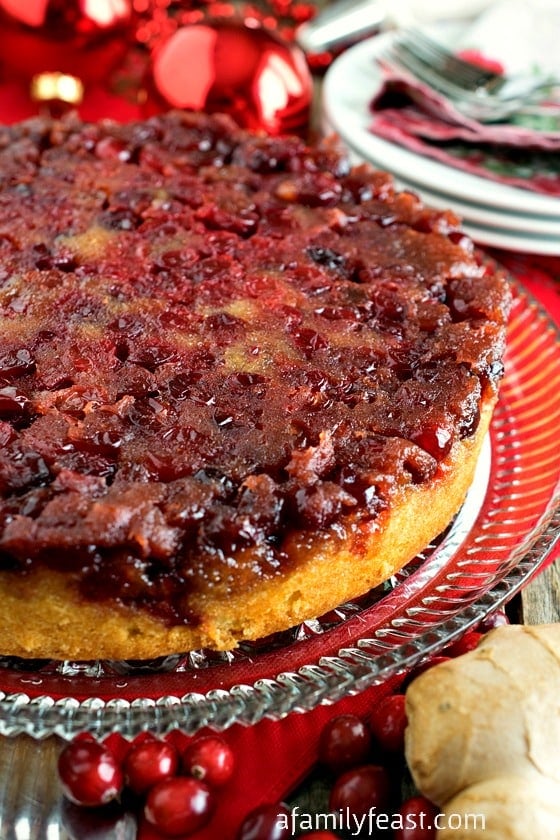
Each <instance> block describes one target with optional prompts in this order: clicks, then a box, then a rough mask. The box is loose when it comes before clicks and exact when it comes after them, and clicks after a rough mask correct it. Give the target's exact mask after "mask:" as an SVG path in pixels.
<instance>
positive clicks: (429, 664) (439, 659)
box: [401, 656, 451, 691]
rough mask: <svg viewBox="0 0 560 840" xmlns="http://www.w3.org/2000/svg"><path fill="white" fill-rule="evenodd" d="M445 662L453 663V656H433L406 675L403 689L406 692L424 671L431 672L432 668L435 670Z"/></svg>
mask: <svg viewBox="0 0 560 840" xmlns="http://www.w3.org/2000/svg"><path fill="white" fill-rule="evenodd" d="M443 662H451V656H432V658H431V659H428V660H426V662H422V663H420V665H417V666H416V667H415V668H413V669H412V671H410V673H409V674H407V675H406V677H405V679H404V680H403V683H402V685H401V689H402V690H403V691H406V689H407V688H408V686H409V685H410V683H411V682H412V681H413V680H415V679H416V677H419V676H420V674H423V673H424V671H429V670H430V669H431V668H435V667H436V665H441V664H442V663H443Z"/></svg>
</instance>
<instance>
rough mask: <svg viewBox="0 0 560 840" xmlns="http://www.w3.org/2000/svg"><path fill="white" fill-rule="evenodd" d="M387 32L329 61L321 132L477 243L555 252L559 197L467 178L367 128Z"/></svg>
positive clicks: (559, 240)
mask: <svg viewBox="0 0 560 840" xmlns="http://www.w3.org/2000/svg"><path fill="white" fill-rule="evenodd" d="M392 37H394V36H393V34H392V33H387V34H384V35H380V36H376V37H375V38H371V39H368V40H367V41H362V42H361V43H359V44H357V45H356V46H355V47H352V48H350V49H349V50H347V52H345V53H343V54H342V55H341V56H340V57H339V58H338V59H336V61H335V62H334V63H333V64H332V66H331V67H330V69H329V71H328V73H327V75H326V77H325V80H324V85H323V104H322V128H323V132H324V133H325V134H332V133H333V132H334V133H335V134H337V135H338V136H339V137H340V139H341V140H342V141H343V143H344V144H345V146H346V147H347V149H348V152H349V154H350V157H351V158H352V160H353V162H358V161H364V160H366V161H369V162H370V163H372V164H373V165H374V166H376V167H377V168H379V169H383V170H386V171H388V172H391V173H392V174H393V175H394V176H395V179H396V181H397V184H398V185H399V186H400V187H401V188H403V189H407V190H412V191H414V192H415V193H417V194H418V195H420V196H421V197H422V198H423V199H424V200H425V201H426V202H427V203H428V204H431V205H432V206H434V207H439V208H443V209H450V210H454V211H455V212H456V213H457V214H458V215H459V216H461V217H462V219H463V222H464V228H465V230H466V231H467V232H468V233H469V234H470V236H472V238H473V239H474V240H475V242H478V243H480V244H482V245H492V246H496V247H500V248H510V249H512V250H517V251H525V252H529V253H535V254H556V255H559V256H560V198H558V197H555V196H549V195H545V194H541V193H536V192H531V191H530V190H524V189H522V188H517V187H510V186H508V185H506V184H501V183H498V182H496V181H492V180H490V179H485V178H483V177H479V176H477V175H471V174H470V173H467V172H464V171H462V170H460V169H455V168H453V167H451V166H447V165H445V164H443V163H439V162H438V161H435V160H432V159H430V158H426V157H423V156H421V155H419V154H417V153H415V152H412V151H409V150H408V149H405V148H404V147H402V146H398V145H396V144H395V143H391V142H389V141H387V140H382V139H381V138H379V137H376V136H375V135H374V134H372V133H371V131H370V130H369V129H370V125H371V123H372V120H373V116H372V114H371V112H370V109H369V106H370V102H371V100H372V99H373V97H374V96H375V94H376V92H377V91H378V90H379V88H380V85H381V75H380V72H379V68H378V66H377V63H376V56H378V55H380V54H381V53H382V52H384V51H385V50H386V49H387V47H388V45H389V43H390V39H391V38H392Z"/></svg>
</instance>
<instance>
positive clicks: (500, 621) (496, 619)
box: [478, 610, 510, 633]
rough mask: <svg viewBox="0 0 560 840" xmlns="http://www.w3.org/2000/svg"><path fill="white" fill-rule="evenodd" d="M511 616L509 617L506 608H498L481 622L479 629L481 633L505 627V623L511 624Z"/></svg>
mask: <svg viewBox="0 0 560 840" xmlns="http://www.w3.org/2000/svg"><path fill="white" fill-rule="evenodd" d="M509 623H510V621H509V618H508V617H507V614H506V611H505V610H496V611H495V612H493V613H490V615H487V616H486V618H485V619H484V620H483V621H481V622H480V624H479V625H478V629H479V630H480V632H481V633H488V631H489V630H494V629H495V628H496V627H503V626H504V625H505V624H509Z"/></svg>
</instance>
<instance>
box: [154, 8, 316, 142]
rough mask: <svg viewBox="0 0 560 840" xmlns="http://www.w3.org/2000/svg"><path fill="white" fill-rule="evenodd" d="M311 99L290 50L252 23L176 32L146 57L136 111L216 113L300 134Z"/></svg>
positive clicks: (302, 66) (303, 70) (298, 59)
mask: <svg viewBox="0 0 560 840" xmlns="http://www.w3.org/2000/svg"><path fill="white" fill-rule="evenodd" d="M311 98H312V80H311V74H310V72H309V68H308V66H307V62H306V60H305V56H304V55H303V53H302V52H301V50H300V49H299V48H298V47H297V46H295V45H293V44H288V43H285V42H284V41H282V40H281V39H280V38H279V37H278V36H277V35H275V34H274V33H273V32H271V31H269V30H267V29H265V28H264V27H262V26H261V25H260V24H258V23H257V22H256V21H253V20H252V19H249V20H233V19H227V20H223V21H209V22H206V23H199V24H191V25H188V26H183V27H181V28H179V29H178V30H177V31H176V32H175V33H174V34H173V35H172V36H171V37H170V38H168V39H167V40H166V41H165V42H164V43H163V44H161V45H160V46H159V47H157V48H156V49H155V50H154V53H153V55H152V63H151V67H150V70H149V75H148V78H147V79H146V103H145V107H144V110H145V114H146V116H151V115H152V114H155V113H158V112H161V111H164V110H168V109H169V108H184V109H187V110H194V111H206V112H210V111H222V112H224V113H228V114H230V115H231V116H232V117H233V118H234V119H235V120H236V121H237V122H238V123H239V124H240V125H242V126H244V127H245V128H250V129H258V128H262V129H264V130H265V131H267V132H268V133H269V134H274V135H276V134H282V133H290V132H291V133H294V132H298V131H302V130H304V129H305V128H306V126H307V123H308V118H309V109H310V105H311Z"/></svg>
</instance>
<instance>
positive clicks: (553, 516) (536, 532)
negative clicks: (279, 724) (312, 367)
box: [0, 288, 560, 738]
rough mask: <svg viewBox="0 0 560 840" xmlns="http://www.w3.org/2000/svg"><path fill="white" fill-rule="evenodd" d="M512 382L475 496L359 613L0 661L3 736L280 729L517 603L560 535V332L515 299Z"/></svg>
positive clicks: (508, 380) (347, 608)
mask: <svg viewBox="0 0 560 840" xmlns="http://www.w3.org/2000/svg"><path fill="white" fill-rule="evenodd" d="M514 293H515V296H514V305H513V311H512V316H511V322H510V328H509V337H508V350H507V355H506V376H505V378H504V381H503V383H502V388H501V396H500V401H499V404H498V407H497V410H496V412H495V416H494V419H493V422H492V426H491V430H490V435H489V440H488V441H487V445H486V448H485V451H484V453H483V457H482V458H481V460H480V464H479V468H478V472H477V476H476V480H475V483H474V485H473V488H472V490H471V492H470V494H469V496H468V499H467V501H466V502H465V505H464V506H463V508H462V510H461V512H460V514H459V515H458V517H457V518H456V519H455V521H454V522H453V523H452V525H451V526H450V527H449V528H448V530H447V531H446V533H445V534H443V535H442V536H441V537H440V538H439V540H438V541H436V543H435V544H434V545H432V546H429V547H428V549H427V550H426V552H424V553H423V554H422V556H420V557H417V558H416V559H415V560H414V561H413V562H412V563H411V564H409V566H407V567H406V569H405V570H403V572H402V573H400V574H399V575H398V576H396V577H395V578H394V579H392V580H391V581H389V582H388V583H387V584H386V585H385V586H383V587H380V588H379V589H377V590H374V591H372V592H370V593H368V594H367V595H365V596H364V597H363V598H362V599H360V600H359V601H358V602H356V603H351V604H345V605H343V606H341V607H340V608H339V609H337V610H335V611H333V612H332V613H330V614H329V615H327V616H323V617H322V618H321V619H319V620H317V621H312V622H306V623H305V624H303V625H300V626H299V627H296V628H294V629H292V630H291V631H288V632H286V633H282V634H278V635H276V636H274V637H269V638H267V639H264V640H262V641H261V642H259V643H255V644H250V645H244V646H242V647H241V648H240V649H239V650H236V651H234V652H229V653H225V654H212V653H210V652H207V651H191V652H189V653H185V654H182V655H177V656H173V657H167V658H166V659H164V660H158V661H156V662H106V661H103V662H84V663H76V662H48V661H37V660H33V661H30V660H16V659H14V658H4V659H0V734H2V735H18V734H21V733H26V734H28V735H31V736H33V737H36V738H44V737H46V736H48V735H51V734H58V735H61V736H62V737H64V738H70V737H72V736H73V735H75V734H76V733H77V732H80V731H83V730H89V731H91V732H93V733H95V734H96V735H98V736H99V737H103V736H104V735H106V734H108V733H110V732H115V731H116V732H120V733H121V734H122V735H123V736H125V737H128V738H131V737H134V736H135V735H136V734H137V733H138V732H139V731H141V730H143V729H150V730H151V731H152V732H154V733H158V734H165V733H166V732H168V731H170V730H171V729H173V728H177V727H179V728H181V729H182V730H183V731H185V732H186V733H193V732H195V731H197V730H198V729H200V728H201V727H203V726H211V727H213V728H214V729H218V730H220V729H225V728H227V727H228V726H230V725H231V724H233V723H236V722H239V723H243V724H250V723H254V722H257V721H258V720H261V719H262V718H264V717H268V718H272V719H280V718H283V717H285V716H286V715H288V714H289V713H291V712H297V711H299V712H301V711H305V710H307V709H311V708H314V707H315V706H317V705H319V704H321V703H332V702H335V701H336V700H337V699H339V698H340V697H342V696H344V695H348V694H352V693H357V692H359V691H361V690H363V689H364V688H366V687H369V686H371V685H374V684H379V683H381V682H383V681H384V680H386V679H388V678H389V677H391V676H393V675H395V674H397V673H399V672H402V671H404V670H405V669H408V668H410V667H413V666H414V665H416V664H417V663H418V662H419V661H421V660H422V659H424V658H425V657H427V656H429V655H432V654H433V653H436V652H437V651H439V650H441V649H442V648H443V647H445V646H446V645H447V644H449V643H450V642H451V641H452V640H453V639H455V638H457V637H458V636H460V635H461V634H462V633H463V632H465V630H467V629H468V628H469V627H470V626H472V625H474V624H476V623H477V622H478V621H480V619H481V618H483V617H484V616H485V615H487V614H488V613H489V612H491V611H492V610H494V609H496V608H498V607H499V606H500V605H502V604H504V603H505V602H507V600H509V599H510V598H511V597H512V595H513V594H514V593H515V592H517V591H518V590H519V589H520V588H521V587H522V586H523V585H524V584H525V583H526V582H527V580H528V579H529V578H530V577H531V575H533V574H534V573H535V571H536V570H537V569H538V568H539V567H540V566H541V565H542V564H543V563H544V562H545V561H546V559H547V558H548V556H549V555H550V552H551V551H552V549H553V548H554V546H555V544H556V542H557V540H558V538H559V535H560V446H559V445H558V419H559V418H560V335H559V332H558V330H557V328H556V327H555V325H554V324H553V323H552V322H551V321H550V319H549V318H548V316H547V315H546V313H545V312H544V311H543V310H542V309H541V308H540V306H539V305H538V304H537V303H536V302H535V301H533V300H532V299H531V298H529V297H528V296H527V293H526V292H525V291H524V290H522V289H520V288H515V289H514Z"/></svg>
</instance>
